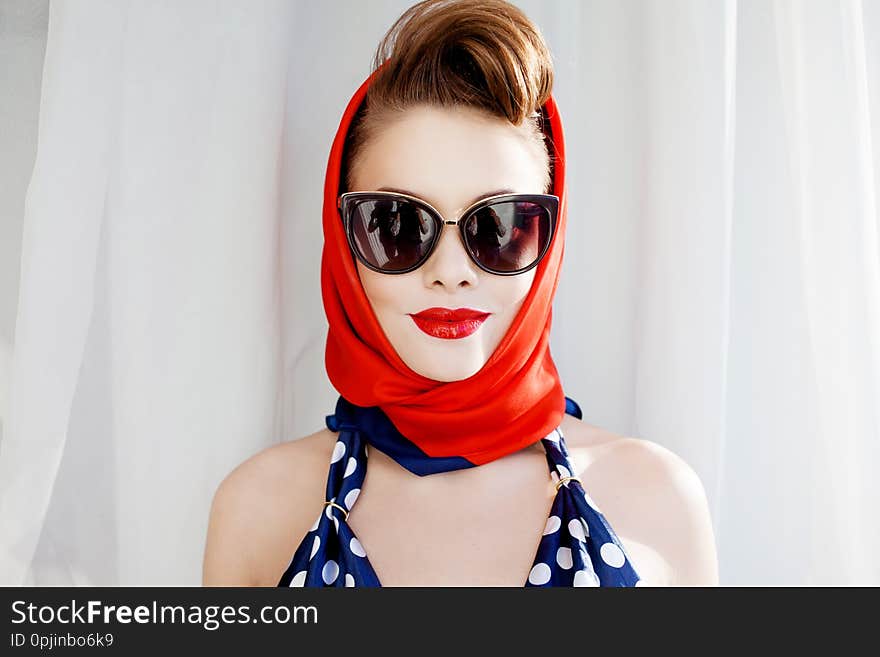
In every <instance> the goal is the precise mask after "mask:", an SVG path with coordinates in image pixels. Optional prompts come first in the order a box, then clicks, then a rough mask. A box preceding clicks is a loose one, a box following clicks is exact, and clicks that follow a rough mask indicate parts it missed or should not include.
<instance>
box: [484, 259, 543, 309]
mask: <svg viewBox="0 0 880 657" xmlns="http://www.w3.org/2000/svg"><path fill="white" fill-rule="evenodd" d="M535 273H536V272H535V268H532V269H531V270H529V271H527V272H526V273H525V274H519V275H518V276H506V277H504V278H502V279H501V280H499V281H498V283H497V284H496V290H495V295H494V296H495V298H496V300H497V302H498V305H499V306H500V307H502V308H504V309H505V311H507V312H509V314H510V316H511V318H512V317H513V315H514V314H515V313H516V311H517V310H519V307H520V306H521V305H522V303H523V301H525V299H526V297H527V296H528V294H529V290H531V289H532V284H533V283H534V281H535Z"/></svg>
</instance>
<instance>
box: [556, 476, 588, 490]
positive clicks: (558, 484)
mask: <svg viewBox="0 0 880 657" xmlns="http://www.w3.org/2000/svg"><path fill="white" fill-rule="evenodd" d="M566 481H576V482H578V483H579V484H581V485H582V486H583V483H582V482H581V480H580V479H578V478H577V477H562V478H561V479H560V480H559V481H557V482H556V490H557V491H558V490H559V487H560V486H562V484H564V483H565V482H566Z"/></svg>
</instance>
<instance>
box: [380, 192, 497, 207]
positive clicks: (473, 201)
mask: <svg viewBox="0 0 880 657" xmlns="http://www.w3.org/2000/svg"><path fill="white" fill-rule="evenodd" d="M376 191H377V192H396V193H398V194H406V195H407V196H415V197H416V198H420V199H422V200H423V201H427V202H428V203H429V204H430V205H432V206H434V207H435V208H436V207H437V204H436V203H434V202H433V201H432V200H431V199H428V198H425V197H424V196H422V195H420V194H416V193H415V192H410V191H407V190H405V189H398V188H397V187H380V188H379V189H377V190H376ZM499 194H513V190H512V189H496V190H495V191H492V192H486V193H485V194H480V195H479V196H477V197H476V198H473V199H471V200H470V201H468V203H467V205H465V207H470V206H471V205H473V204H474V203H476V202H477V201H480V200H482V199H484V198H488V197H490V196H498V195H499Z"/></svg>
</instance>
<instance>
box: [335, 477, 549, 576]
mask: <svg viewBox="0 0 880 657" xmlns="http://www.w3.org/2000/svg"><path fill="white" fill-rule="evenodd" d="M535 465H536V466H537V467H535V468H534V472H526V473H523V472H520V473H518V474H513V473H511V474H510V479H512V480H513V481H511V482H510V484H511V485H506V486H499V485H498V482H499V481H502V482H503V481H504V479H503V478H501V479H499V478H497V477H468V476H466V475H465V476H459V477H456V476H455V474H454V473H450V474H452V475H453V476H450V477H447V478H446V480H444V481H442V483H440V484H439V485H436V484H437V482H436V481H435V482H431V483H430V484H426V482H425V481H419V480H413V479H409V478H401V477H399V476H397V474H396V473H395V474H390V475H389V474H388V473H387V472H385V471H384V468H383V467H381V465H377V464H374V463H371V464H370V468H369V469H368V471H367V478H366V480H365V482H364V486H363V490H362V492H361V495H360V496H359V497H358V501H357V504H356V505H355V506H354V508H353V509H352V511H351V514H350V515H349V519H348V524H349V526H350V527H351V528H352V530H353V531H354V532H355V534H356V535H357V536H358V538H359V540H360V542H361V544H362V545H363V546H364V550H365V551H366V553H367V556H368V558H369V559H370V563H371V564H372V566H373V569H374V570H375V572H376V575H377V576H378V578H379V581H380V582H381V583H382V585H383V586H515V587H519V586H523V585H524V583H525V581H526V579H527V577H528V574H529V571H530V570H531V568H532V563H533V560H534V558H535V554H536V552H537V550H538V545H539V543H540V539H541V536H542V534H543V530H544V527H545V525H546V522H547V517H548V515H549V513H550V508H551V505H552V503H553V497H554V494H555V489H554V486H553V483H552V481H551V479H550V477H549V474H548V469H547V466H546V463H544V464H543V465H542V464H541V463H540V462H538V463H536V464H535ZM444 476H445V475H444Z"/></svg>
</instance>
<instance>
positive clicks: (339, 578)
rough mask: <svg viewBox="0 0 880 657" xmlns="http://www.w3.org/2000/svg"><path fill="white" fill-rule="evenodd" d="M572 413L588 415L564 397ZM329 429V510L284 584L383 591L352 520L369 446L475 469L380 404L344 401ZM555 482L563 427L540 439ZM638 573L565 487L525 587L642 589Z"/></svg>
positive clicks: (582, 497) (563, 473) (583, 499)
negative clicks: (404, 428)
mask: <svg viewBox="0 0 880 657" xmlns="http://www.w3.org/2000/svg"><path fill="white" fill-rule="evenodd" d="M565 412H566V413H567V414H569V415H572V416H574V417H576V418H578V419H581V418H582V412H581V409H580V406H578V404H577V403H576V402H575V401H574V400H573V399H570V398H568V397H566V398H565ZM327 427H328V428H329V429H331V430H332V431H338V432H339V435H338V438H337V442H336V444H335V445H334V448H333V454H332V456H331V459H330V472H329V474H328V477H327V491H326V495H327V496H326V500H327V501H330V502H333V503H334V504H336V505H339V507H341V509H344V511H343V510H341V509H340V508H337V507H336V506H332V505H325V507H324V509H323V510H322V511H321V513H320V514H319V515H318V517H317V519H316V520H315V522H314V524H313V525H312V527H311V528H310V529H309V531H308V533H307V534H306V536H305V538H304V539H303V540H302V542H301V543H300V544H299V546H298V548H297V549H296V551H295V553H294V555H293V558H292V559H291V561H290V564H289V565H288V567H287V569H286V570H285V571H284V574H283V575H282V577H281V580H280V581H279V582H278V586H309V587H314V586H338V587H345V586H349V587H353V586H370V587H377V586H381V584H380V582H379V578H378V577H377V575H376V573H375V571H374V570H373V567H372V565H371V564H370V560H369V558H368V557H367V554H366V551H365V550H364V547H363V545H361V543H360V541H359V540H358V539H357V537H356V536H355V535H354V532H353V531H352V530H351V528H350V527H349V526H348V523H347V522H346V520H345V518H346V514H347V513H348V512H350V511H351V509H352V508H353V507H354V504H355V502H356V500H357V497H358V495H359V493H360V490H361V486H362V485H363V482H364V477H365V475H366V467H367V457H368V453H369V449H368V447H369V446H375V447H376V448H377V449H379V450H381V451H382V452H383V453H385V454H387V455H388V456H390V457H391V458H394V459H395V460H396V461H397V462H398V463H400V464H401V465H402V466H404V467H406V468H407V469H408V470H410V471H411V472H415V473H416V474H421V475H426V474H431V473H435V472H445V471H449V470H458V469H461V468H465V467H475V466H474V464H473V463H470V462H469V461H467V460H465V459H463V458H443V459H436V458H433V457H429V456H427V455H426V454H424V452H422V451H421V450H420V449H419V448H418V447H417V446H416V445H414V444H413V443H412V442H411V441H409V440H407V439H406V438H404V437H403V436H402V435H401V434H400V433H399V432H398V431H397V430H396V428H395V427H394V425H393V424H392V423H391V421H390V420H389V419H388V417H387V416H385V414H384V413H383V412H382V411H381V409H379V408H378V407H371V408H364V407H360V406H355V405H354V404H351V403H350V402H348V401H347V400H345V399H343V398H342V397H340V398H339V401H338V403H337V405H336V413H335V414H334V415H328V416H327ZM541 444H542V446H543V447H544V451H545V452H546V455H547V464H548V466H549V469H550V475H551V478H552V480H553V481H554V482H557V483H558V482H559V480H560V479H561V478H563V477H568V476H570V475H571V474H572V472H573V468H572V465H571V462H570V460H569V454H568V449H567V448H566V445H565V438H564V436H563V434H562V430H561V428H560V427H557V428H556V429H554V430H553V431H551V432H550V433H549V434H548V435H547V436H545V437H544V438H541ZM639 582H640V579H639V576H638V574H637V573H636V571H635V569H634V568H633V566H632V564H631V563H630V560H629V558H628V557H627V555H626V553H625V551H624V549H623V545H622V544H621V543H620V541H619V539H618V538H617V536H616V535H615V533H614V531H613V530H612V528H611V526H610V525H609V524H608V522H607V521H606V520H605V517H604V516H603V515H602V512H601V511H600V510H599V508H598V507H597V506H596V503H595V502H594V501H593V500H592V499H591V498H590V496H589V495H588V494H587V492H586V491H585V490H584V488H583V486H582V485H581V483H580V482H579V481H577V480H568V481H566V482H565V483H563V484H562V485H561V486H559V487H558V490H557V493H556V497H555V498H554V500H553V505H552V507H551V510H550V515H549V517H548V518H547V523H546V525H545V527H544V532H543V534H542V536H541V541H540V543H539V546H538V551H537V554H536V555H535V558H534V561H533V565H532V569H531V571H530V572H529V575H528V578H527V580H526V582H525V584H524V586H637V585H638V584H639Z"/></svg>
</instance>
